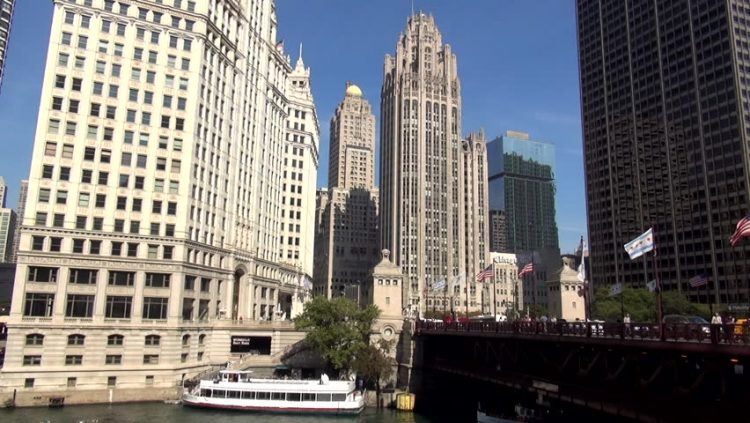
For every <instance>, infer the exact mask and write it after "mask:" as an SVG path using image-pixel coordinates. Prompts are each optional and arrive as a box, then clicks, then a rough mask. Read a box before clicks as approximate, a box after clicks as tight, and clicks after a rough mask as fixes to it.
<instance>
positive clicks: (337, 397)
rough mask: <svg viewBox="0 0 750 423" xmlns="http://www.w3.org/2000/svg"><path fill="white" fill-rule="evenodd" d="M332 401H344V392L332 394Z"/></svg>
mask: <svg viewBox="0 0 750 423" xmlns="http://www.w3.org/2000/svg"><path fill="white" fill-rule="evenodd" d="M333 400H334V401H346V394H333Z"/></svg>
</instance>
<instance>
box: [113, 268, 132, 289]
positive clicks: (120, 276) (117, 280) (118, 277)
mask: <svg viewBox="0 0 750 423" xmlns="http://www.w3.org/2000/svg"><path fill="white" fill-rule="evenodd" d="M134 282H135V272H118V271H110V272H109V284H110V285H115V286H133V283H134Z"/></svg>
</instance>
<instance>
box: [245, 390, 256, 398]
mask: <svg viewBox="0 0 750 423" xmlns="http://www.w3.org/2000/svg"><path fill="white" fill-rule="evenodd" d="M242 399H255V392H250V391H244V392H242Z"/></svg>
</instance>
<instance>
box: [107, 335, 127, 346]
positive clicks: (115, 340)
mask: <svg viewBox="0 0 750 423" xmlns="http://www.w3.org/2000/svg"><path fill="white" fill-rule="evenodd" d="M124 341H125V337H124V336H122V335H109V336H108V337H107V345H122V344H123V342H124Z"/></svg>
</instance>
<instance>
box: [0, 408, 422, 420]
mask: <svg viewBox="0 0 750 423" xmlns="http://www.w3.org/2000/svg"><path fill="white" fill-rule="evenodd" d="M433 421H435V420H430V419H428V418H426V417H424V416H420V415H418V414H414V413H405V412H398V411H395V410H377V409H374V408H366V409H365V411H363V412H362V414H360V415H359V416H356V417H354V416H352V417H330V416H329V417H326V416H296V415H270V414H254V413H243V412H232V411H211V410H200V409H194V408H188V407H183V406H181V405H173V404H163V403H137V404H117V405H108V404H107V405H75V406H67V407H64V408H58V409H50V408H17V409H14V410H7V409H0V422H2V423H141V422H157V423H177V422H179V423H240V422H242V423H255V422H257V423H331V422H335V423H347V422H357V423H365V422H367V423H386V422H388V423H390V422H395V423H430V422H433Z"/></svg>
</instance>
